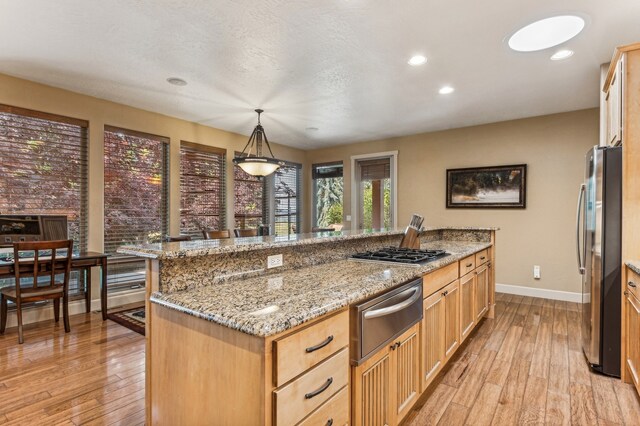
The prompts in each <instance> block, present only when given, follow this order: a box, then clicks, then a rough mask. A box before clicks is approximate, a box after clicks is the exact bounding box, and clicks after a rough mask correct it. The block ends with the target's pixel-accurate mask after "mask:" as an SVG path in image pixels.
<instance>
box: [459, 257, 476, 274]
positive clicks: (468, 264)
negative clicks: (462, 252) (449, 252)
mask: <svg viewBox="0 0 640 426" xmlns="http://www.w3.org/2000/svg"><path fill="white" fill-rule="evenodd" d="M474 269H476V256H475V255H474V254H472V255H471V256H467V257H465V258H464V259H462V260H461V261H460V277H463V276H465V275H467V274H468V273H469V272H471V271H473V270H474Z"/></svg>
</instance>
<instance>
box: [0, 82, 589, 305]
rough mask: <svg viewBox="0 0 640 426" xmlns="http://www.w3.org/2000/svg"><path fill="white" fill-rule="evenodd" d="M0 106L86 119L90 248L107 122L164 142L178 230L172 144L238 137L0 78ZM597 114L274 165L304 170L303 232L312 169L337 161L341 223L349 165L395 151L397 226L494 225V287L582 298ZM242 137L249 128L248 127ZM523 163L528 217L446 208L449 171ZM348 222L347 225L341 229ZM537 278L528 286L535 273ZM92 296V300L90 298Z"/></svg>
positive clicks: (229, 141) (328, 152) (231, 144)
mask: <svg viewBox="0 0 640 426" xmlns="http://www.w3.org/2000/svg"><path fill="white" fill-rule="evenodd" d="M0 103H3V104H7V105H13V106H19V107H23V108H30V109H34V110H38V111H44V112H50V113H54V114H60V115H66V116H69V117H76V118H81V119H85V120H88V121H89V123H90V130H89V137H90V150H89V170H90V176H89V178H90V179H89V228H90V231H89V248H90V249H91V250H96V251H100V250H102V243H103V201H102V195H103V177H102V176H103V156H102V151H103V127H104V125H105V124H108V125H112V126H118V127H122V128H127V129H132V130H138V131H142V132H148V133H152V134H157V135H162V136H166V137H169V138H170V140H171V150H170V152H171V155H170V164H171V165H170V171H171V179H170V189H171V190H170V223H171V232H172V233H177V232H178V229H179V200H180V195H179V189H180V188H179V178H178V176H179V167H180V165H179V141H180V140H187V141H190V142H196V143H202V144H207V145H213V146H217V147H220V148H225V149H227V153H228V155H227V160H228V166H229V169H230V168H231V166H232V164H231V158H232V153H233V151H235V150H241V149H242V148H243V146H244V144H245V143H246V139H247V138H246V136H242V135H238V134H234V133H230V132H225V131H222V130H218V129H214V128H211V127H207V126H202V125H199V124H196V123H192V122H188V121H185V120H180V119H177V118H172V117H168V116H165V115H161V114H157V113H152V112H148V111H144V110H140V109H137V108H132V107H129V106H126V105H121V104H117V103H114V102H109V101H105V100H102V99H97V98H94V97H90V96H85V95H81V94H77V93H74V92H70V91H67V90H63V89H58V88H54V87H50V86H46V85H41V84H38V83H33V82H30V81H26V80H22V79H17V78H14V77H10V76H6V75H2V74H0ZM598 120H599V118H598V111H597V109H589V110H583V111H574V112H570V113H563V114H554V115H549V116H542V117H534V118H529V119H523V120H514V121H508V122H502V123H495V124H489V125H483V126H475V127H467V128H462V129H454V130H447V131H442V132H435V133H425V134H420V135H413V136H407V137H401V138H392V139H385V140H378V141H371V142H363V143H358V144H351V145H342V146H336V147H331V148H326V149H321V150H314V151H308V152H306V153H305V152H304V151H302V150H299V149H294V148H289V147H285V146H281V145H277V144H274V153H275V155H276V156H277V157H278V158H282V159H285V160H290V161H295V162H299V163H303V164H304V169H303V170H304V189H305V191H304V203H303V220H302V222H303V229H304V230H308V229H309V226H310V225H309V224H310V222H311V210H310V208H307V207H308V206H310V205H311V194H310V192H311V191H310V188H311V178H310V167H309V165H310V164H311V163H320V162H327V161H335V160H343V161H344V165H345V215H346V214H350V208H351V203H350V196H351V195H350V173H351V171H350V157H351V155H357V154H368V153H374V152H382V151H393V150H398V152H399V154H398V193H399V195H398V225H399V226H405V225H406V224H407V221H408V219H409V217H410V215H411V214H412V213H414V212H416V213H421V214H423V215H425V216H426V222H425V223H426V224H428V225H430V226H439V225H461V226H462V225H469V226H499V227H500V228H501V231H500V232H498V250H497V256H498V264H497V265H496V266H497V268H496V272H497V282H498V283H502V284H512V285H524V286H530V287H539V288H544V289H553V290H563V291H571V292H578V291H580V281H579V277H578V275H577V273H576V268H575V259H574V258H575V253H574V251H575V248H574V226H575V224H574V215H575V203H576V193H577V188H578V185H579V183H580V182H581V181H582V175H583V167H584V166H583V163H584V161H583V158H584V154H585V152H586V151H587V149H588V148H589V147H591V146H593V145H596V144H597V143H598V131H599V130H598ZM248 130H249V129H248ZM517 163H527V164H528V166H529V168H528V173H529V175H528V188H527V192H528V193H527V208H526V210H486V209H482V210H457V209H446V208H445V207H444V205H445V187H446V183H445V170H446V169H447V168H458V167H473V166H487V165H500V164H517ZM228 176H229V179H228V180H227V205H228V208H227V221H228V226H229V227H230V228H231V227H233V180H232V175H231V174H229V175H228ZM348 226H349V224H347V227H348ZM534 264H537V265H540V266H541V269H542V279H541V280H534V279H533V278H532V269H533V265H534ZM94 294H95V293H94Z"/></svg>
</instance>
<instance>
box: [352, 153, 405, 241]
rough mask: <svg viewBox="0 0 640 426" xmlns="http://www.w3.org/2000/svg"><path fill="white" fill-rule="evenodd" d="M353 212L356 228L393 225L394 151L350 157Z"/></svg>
mask: <svg viewBox="0 0 640 426" xmlns="http://www.w3.org/2000/svg"><path fill="white" fill-rule="evenodd" d="M351 161H352V162H351V165H352V177H353V179H352V182H353V187H352V205H351V210H352V212H357V213H356V214H355V218H356V219H357V221H356V225H357V227H358V228H359V229H380V228H393V227H395V226H396V219H395V213H394V212H395V210H396V196H395V194H396V192H397V191H396V189H397V188H396V179H395V170H396V162H397V151H393V152H388V153H380V154H365V155H358V156H352V157H351Z"/></svg>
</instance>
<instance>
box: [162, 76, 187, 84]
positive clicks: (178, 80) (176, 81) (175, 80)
mask: <svg viewBox="0 0 640 426" xmlns="http://www.w3.org/2000/svg"><path fill="white" fill-rule="evenodd" d="M167 82H169V84H173V85H174V86H186V85H187V82H186V81H185V80H183V79H181V78H178V77H169V78H168V79H167Z"/></svg>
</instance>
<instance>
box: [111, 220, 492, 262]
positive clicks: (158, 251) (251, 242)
mask: <svg viewBox="0 0 640 426" xmlns="http://www.w3.org/2000/svg"><path fill="white" fill-rule="evenodd" d="M439 230H460V231H497V230H498V228H478V227H460V226H451V227H434V228H425V230H424V231H425V232H429V231H439ZM402 234H404V228H403V229H394V230H384V229H383V230H360V231H335V232H317V233H309V234H292V235H289V236H282V237H277V236H268V237H246V238H226V239H221V240H195V241H182V242H173V243H156V244H139V245H128V246H121V247H119V248H118V253H120V254H128V255H134V256H139V257H144V258H148V259H176V258H184V257H195V256H207V255H213V254H222V253H232V252H247V251H253V250H261V249H268V248H272V247H292V246H301V245H310V244H318V243H330V242H340V241H349V240H358V239H364V238H371V237H376V236H396V235H397V236H400V235H402Z"/></svg>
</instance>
